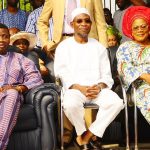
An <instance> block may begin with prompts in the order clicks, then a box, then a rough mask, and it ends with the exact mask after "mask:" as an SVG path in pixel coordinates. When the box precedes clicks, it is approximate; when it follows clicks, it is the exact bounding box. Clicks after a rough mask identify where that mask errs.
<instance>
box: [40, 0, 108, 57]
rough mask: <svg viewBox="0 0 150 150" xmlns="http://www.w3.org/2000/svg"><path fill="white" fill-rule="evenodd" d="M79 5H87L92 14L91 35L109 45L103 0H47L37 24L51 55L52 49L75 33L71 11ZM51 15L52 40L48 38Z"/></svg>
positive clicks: (43, 44)
mask: <svg viewBox="0 0 150 150" xmlns="http://www.w3.org/2000/svg"><path fill="white" fill-rule="evenodd" d="M77 7H85V8H87V9H88V11H89V12H90V14H91V19H92V22H93V24H92V27H91V32H90V34H89V36H90V37H93V38H95V39H97V40H99V41H100V42H101V43H102V44H103V45H104V46H105V47H107V36H106V22H105V18H104V12H103V5H102V1H101V0H61V1H60V0H46V1H45V4H44V8H43V11H42V13H41V16H40V18H39V20H38V24H37V26H38V28H39V34H40V38H41V41H42V47H43V49H44V50H45V51H46V53H47V55H48V56H49V57H53V56H52V55H51V54H52V51H54V50H55V48H56V47H57V45H58V43H60V42H61V41H62V40H63V39H64V38H66V37H69V36H72V35H73V32H74V31H73V29H72V28H71V26H70V22H69V19H70V15H71V11H72V10H73V9H75V8H77ZM50 17H52V18H53V22H54V26H53V39H52V40H48V29H49V19H50Z"/></svg>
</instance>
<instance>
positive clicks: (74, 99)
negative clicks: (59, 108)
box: [63, 90, 83, 110]
mask: <svg viewBox="0 0 150 150" xmlns="http://www.w3.org/2000/svg"><path fill="white" fill-rule="evenodd" d="M82 106H83V104H82V101H81V97H80V96H79V95H78V94H77V93H76V91H72V90H68V91H67V92H66V93H65V95H64V100H63V107H64V108H65V109H70V110H76V109H78V108H79V107H82Z"/></svg>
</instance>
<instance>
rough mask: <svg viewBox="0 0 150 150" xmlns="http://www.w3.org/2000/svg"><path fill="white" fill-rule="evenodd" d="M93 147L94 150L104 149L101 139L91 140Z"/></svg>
mask: <svg viewBox="0 0 150 150" xmlns="http://www.w3.org/2000/svg"><path fill="white" fill-rule="evenodd" d="M90 144H91V147H92V148H93V150H101V149H102V143H101V141H100V140H98V139H97V140H95V141H93V140H91V141H90Z"/></svg>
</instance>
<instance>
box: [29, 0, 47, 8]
mask: <svg viewBox="0 0 150 150" xmlns="http://www.w3.org/2000/svg"><path fill="white" fill-rule="evenodd" d="M44 2H45V0H30V3H31V5H32V7H33V9H36V8H39V7H41V6H42V5H43V4H44Z"/></svg>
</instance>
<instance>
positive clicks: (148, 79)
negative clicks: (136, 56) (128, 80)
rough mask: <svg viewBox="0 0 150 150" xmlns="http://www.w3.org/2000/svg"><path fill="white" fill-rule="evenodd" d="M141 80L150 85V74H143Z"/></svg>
mask: <svg viewBox="0 0 150 150" xmlns="http://www.w3.org/2000/svg"><path fill="white" fill-rule="evenodd" d="M139 78H140V79H141V80H145V81H146V82H147V83H149V84H150V74H149V73H143V74H142V75H141V76H140V77H139Z"/></svg>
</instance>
